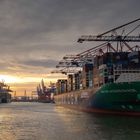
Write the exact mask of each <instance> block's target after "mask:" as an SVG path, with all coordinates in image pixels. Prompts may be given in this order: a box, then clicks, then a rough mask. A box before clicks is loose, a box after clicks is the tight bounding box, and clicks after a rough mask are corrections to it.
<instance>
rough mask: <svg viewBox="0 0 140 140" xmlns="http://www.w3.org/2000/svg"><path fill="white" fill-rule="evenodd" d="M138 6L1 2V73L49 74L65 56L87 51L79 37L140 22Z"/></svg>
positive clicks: (68, 0) (60, 0)
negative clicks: (136, 19) (79, 41)
mask: <svg viewBox="0 0 140 140" xmlns="http://www.w3.org/2000/svg"><path fill="white" fill-rule="evenodd" d="M139 5H140V1H138V0H133V1H132V0H123V1H122V0H116V1H112V0H106V1H103V0H1V1H0V56H1V59H3V60H4V62H3V63H2V64H1V66H0V67H1V70H2V71H6V69H7V71H8V72H9V73H10V70H11V72H13V71H16V72H19V71H22V72H25V73H27V72H28V71H29V73H30V72H31V73H33V71H34V73H39V72H40V73H44V71H45V70H46V73H47V71H49V70H50V69H51V68H53V67H54V68H55V65H56V61H59V60H60V59H61V58H62V57H63V56H64V55H66V54H69V53H79V52H80V51H83V50H85V49H86V48H87V46H85V45H82V47H78V44H77V43H76V41H77V38H78V37H79V36H80V35H82V34H98V33H100V32H104V31H106V30H108V29H110V28H112V27H115V26H118V25H121V24H123V23H125V22H128V21H130V20H133V19H135V18H138V17H139ZM40 67H41V69H40V71H38V70H36V69H38V68H40ZM12 68H13V70H12Z"/></svg>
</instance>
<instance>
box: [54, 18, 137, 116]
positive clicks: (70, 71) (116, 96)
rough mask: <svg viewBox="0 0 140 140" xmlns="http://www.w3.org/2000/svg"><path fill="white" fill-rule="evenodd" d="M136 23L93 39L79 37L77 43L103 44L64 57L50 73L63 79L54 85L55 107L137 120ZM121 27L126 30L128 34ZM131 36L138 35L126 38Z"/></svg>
mask: <svg viewBox="0 0 140 140" xmlns="http://www.w3.org/2000/svg"><path fill="white" fill-rule="evenodd" d="M139 21H140V18H139V19H136V20H133V21H131V22H128V23H126V24H123V25H121V26H118V27H116V28H113V29H111V30H109V31H107V32H105V33H102V34H99V35H97V36H92V35H84V36H81V37H80V38H79V39H78V42H80V43H82V42H84V41H96V42H99V41H103V43H102V44H99V45H98V46H95V47H93V48H91V49H88V50H86V51H84V52H81V53H79V54H76V55H66V56H64V57H63V60H62V61H60V62H59V64H58V65H57V66H56V67H57V70H54V71H53V72H52V73H59V72H60V73H63V74H66V75H67V78H66V79H58V81H57V83H56V89H57V91H56V93H55V96H54V99H55V102H56V104H58V105H63V106H64V107H69V108H73V109H77V110H82V111H87V112H95V113H104V114H118V115H135V116H137V115H138V116H139V115H140V46H139V45H138V43H139V42H140V35H139V27H140V22H139ZM132 25H133V26H132ZM124 27H125V28H126V27H128V30H127V31H128V33H126V31H124ZM130 27H131V28H130ZM122 28H123V30H122ZM118 30H121V31H122V33H121V35H120V34H119V35H118V34H117V32H118ZM124 32H125V35H123V34H124ZM132 32H133V33H135V34H136V33H138V35H137V36H136V35H131V36H130V34H132ZM134 43H137V44H135V45H134ZM132 45H134V46H132Z"/></svg>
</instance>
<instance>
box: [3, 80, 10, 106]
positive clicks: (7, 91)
mask: <svg viewBox="0 0 140 140" xmlns="http://www.w3.org/2000/svg"><path fill="white" fill-rule="evenodd" d="M10 92H12V90H11V89H10V86H8V85H7V84H5V83H4V82H3V81H2V82H0V103H9V102H11V94H10Z"/></svg>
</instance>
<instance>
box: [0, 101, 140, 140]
mask: <svg viewBox="0 0 140 140" xmlns="http://www.w3.org/2000/svg"><path fill="white" fill-rule="evenodd" d="M139 139H140V117H128V116H114V115H99V114H91V113H85V112H79V111H75V110H70V109H67V108H63V107H60V106H56V105H55V104H45V103H25V102H20V103H17V102H15V103H9V104H0V140H139Z"/></svg>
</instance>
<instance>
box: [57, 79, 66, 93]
mask: <svg viewBox="0 0 140 140" xmlns="http://www.w3.org/2000/svg"><path fill="white" fill-rule="evenodd" d="M56 88H57V94H61V93H65V92H67V80H66V79H59V80H58V81H57V84H56Z"/></svg>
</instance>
